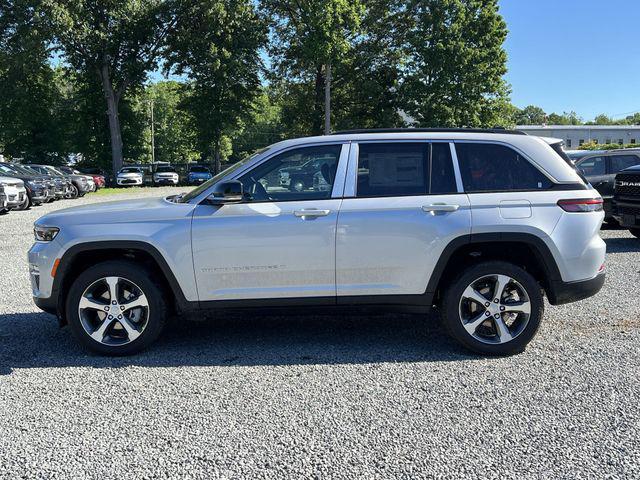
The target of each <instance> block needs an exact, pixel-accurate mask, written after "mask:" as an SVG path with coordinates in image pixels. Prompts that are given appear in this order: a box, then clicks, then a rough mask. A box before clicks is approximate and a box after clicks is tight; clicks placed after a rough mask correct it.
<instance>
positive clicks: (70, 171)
mask: <svg viewBox="0 0 640 480" xmlns="http://www.w3.org/2000/svg"><path fill="white" fill-rule="evenodd" d="M57 169H58V170H60V171H61V172H62V173H64V174H66V175H81V176H83V177H85V178H86V179H87V183H88V184H89V191H90V192H95V191H96V190H97V189H98V188H99V187H98V183H96V178H97V179H98V182H99V183H100V184H101V186H104V178H101V177H100V176H97V175H96V176H94V175H87V174H85V173H82V172H80V171H79V170H76V169H75V168H71V167H67V166H64V165H63V166H60V167H58V168H57Z"/></svg>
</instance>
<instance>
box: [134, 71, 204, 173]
mask: <svg viewBox="0 0 640 480" xmlns="http://www.w3.org/2000/svg"><path fill="white" fill-rule="evenodd" d="M186 89H187V87H186V85H185V84H184V83H181V82H177V81H162V82H157V83H154V84H151V85H149V86H148V87H147V88H146V89H145V92H144V95H142V96H140V97H139V99H138V105H139V107H138V108H139V110H140V111H141V112H142V114H143V115H144V116H145V118H148V116H149V113H150V112H149V109H150V108H151V105H153V125H154V129H153V130H154V142H153V143H154V145H155V159H156V161H162V162H189V161H192V160H196V159H197V158H198V152H197V151H196V146H195V141H196V138H195V137H196V136H195V133H194V130H193V128H192V125H191V119H190V117H189V114H188V113H187V112H185V111H184V109H181V108H180V105H181V103H182V102H183V101H184V98H185V95H186V93H185V92H186ZM149 120H150V119H149ZM150 130H151V129H150V128H147V129H146V133H147V135H151V132H150Z"/></svg>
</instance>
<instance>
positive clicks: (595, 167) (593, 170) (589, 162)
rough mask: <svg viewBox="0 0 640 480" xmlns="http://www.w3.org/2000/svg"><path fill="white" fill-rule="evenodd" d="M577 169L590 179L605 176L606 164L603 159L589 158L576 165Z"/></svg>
mask: <svg viewBox="0 0 640 480" xmlns="http://www.w3.org/2000/svg"><path fill="white" fill-rule="evenodd" d="M578 168H579V169H580V171H581V172H582V173H584V174H585V175H586V176H588V177H592V176H595V175H606V173H607V164H606V162H605V160H604V157H591V158H587V159H585V160H582V161H581V162H580V163H579V164H578Z"/></svg>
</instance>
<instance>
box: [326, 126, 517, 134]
mask: <svg viewBox="0 0 640 480" xmlns="http://www.w3.org/2000/svg"><path fill="white" fill-rule="evenodd" d="M357 133H502V134H508V135H526V133H525V132H521V131H520V130H507V129H506V128H499V127H496V128H360V129H354V130H340V131H337V132H333V133H332V134H331V135H349V134H357Z"/></svg>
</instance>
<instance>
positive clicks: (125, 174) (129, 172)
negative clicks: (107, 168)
mask: <svg viewBox="0 0 640 480" xmlns="http://www.w3.org/2000/svg"><path fill="white" fill-rule="evenodd" d="M143 183H144V173H143V172H142V169H140V168H138V167H123V168H121V169H120V170H119V171H118V174H117V176H116V184H117V185H119V186H122V187H129V186H136V185H137V186H140V185H142V184H143Z"/></svg>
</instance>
